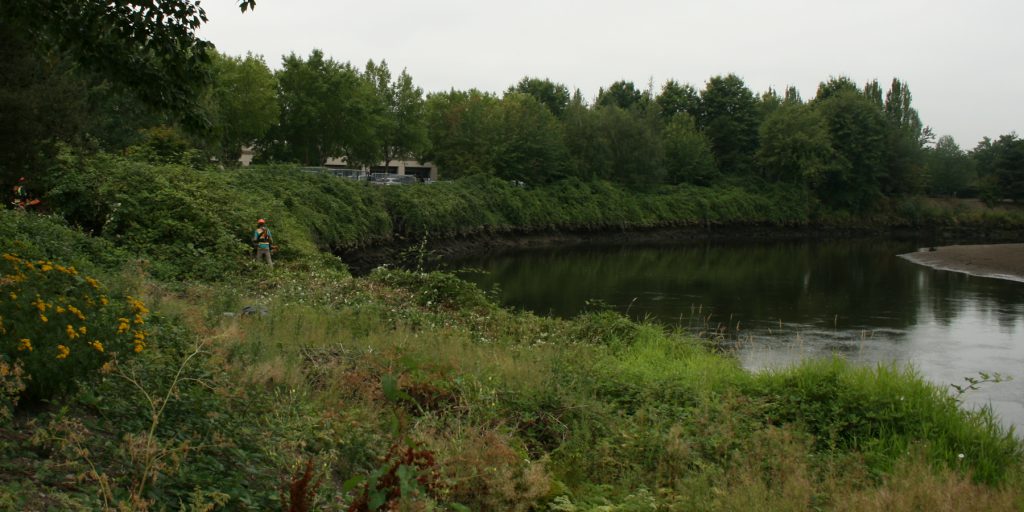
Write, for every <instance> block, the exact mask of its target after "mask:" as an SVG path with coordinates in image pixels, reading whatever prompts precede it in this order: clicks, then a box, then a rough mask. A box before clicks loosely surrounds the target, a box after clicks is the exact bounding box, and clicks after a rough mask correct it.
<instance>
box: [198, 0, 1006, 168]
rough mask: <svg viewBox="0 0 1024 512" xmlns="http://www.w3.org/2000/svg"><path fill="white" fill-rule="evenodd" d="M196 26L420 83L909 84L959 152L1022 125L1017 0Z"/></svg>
mask: <svg viewBox="0 0 1024 512" xmlns="http://www.w3.org/2000/svg"><path fill="white" fill-rule="evenodd" d="M202 5H203V7H204V8H205V9H206V11H207V14H208V15H209V18H210V21H209V23H208V24H207V25H206V26H204V27H203V28H202V29H201V30H200V37H202V38H204V39H207V40H210V41H212V42H213V43H214V44H216V45H217V48H218V49H219V50H220V51H221V52H223V53H227V54H229V55H242V54H245V53H246V52H248V51H252V52H253V53H257V54H261V55H263V56H264V57H265V58H266V60H267V64H268V65H269V66H270V67H271V68H273V69H277V68H279V67H280V63H281V57H282V56H283V55H286V54H288V53H291V52H295V53H297V54H299V55H301V56H307V55H309V52H310V51H311V50H312V49H314V48H319V49H321V50H323V51H324V53H325V54H326V55H328V56H330V57H333V58H334V59H335V60H338V61H349V62H352V64H354V65H356V66H357V67H359V68H362V67H363V66H364V65H365V63H366V61H367V60H368V59H374V60H376V61H380V60H381V59H384V60H386V61H387V62H388V65H389V66H390V68H391V69H392V72H393V74H395V75H397V74H398V72H399V71H400V70H401V69H402V68H406V69H408V71H409V74H410V75H412V77H413V81H414V82H415V83H416V84H417V85H418V86H420V87H422V88H423V89H424V91H426V92H431V91H441V90H448V89H450V88H455V89H470V88H477V89H481V90H485V91H492V92H499V93H500V92H502V91H504V90H505V89H507V88H508V87H509V86H510V85H513V84H515V83H516V82H518V81H519V79H521V78H522V77H524V76H532V77H539V78H549V79H551V80H553V81H555V82H560V83H563V84H565V85H567V86H568V87H569V88H570V90H572V89H575V88H579V89H580V90H581V91H582V92H583V95H584V97H585V98H587V99H588V100H592V99H593V98H594V96H596V95H597V91H598V88H599V87H602V86H605V87H607V86H608V85H609V84H611V83H612V82H615V81H616V80H630V81H632V82H634V83H635V84H636V85H637V86H638V87H640V88H641V89H644V88H646V87H647V84H648V83H649V82H650V81H653V83H654V87H655V91H656V92H657V91H659V90H660V89H661V85H662V84H663V83H664V82H665V81H666V80H668V79H670V78H671V79H675V80H677V81H679V82H685V83H690V84H693V85H694V86H695V87H697V88H698V89H702V88H703V87H704V84H705V82H706V81H707V80H708V79H709V78H710V77H712V76H715V75H724V74H728V73H735V74H737V75H738V76H740V77H741V78H742V79H743V80H744V81H745V82H746V84H747V86H748V87H750V88H751V89H752V90H753V91H754V92H755V93H760V92H761V91H764V90H766V89H767V88H768V87H775V88H776V89H777V90H780V91H781V90H782V89H784V88H785V87H786V86H787V85H794V86H796V87H797V88H798V89H799V90H800V93H801V95H802V96H803V98H804V99H805V100H807V99H811V98H812V97H813V96H814V93H815V90H816V89H817V85H818V83H819V82H821V81H823V80H826V79H828V77H829V76H834V75H847V76H849V77H851V78H853V79H854V81H856V82H857V83H858V84H863V83H864V82H866V81H869V80H872V79H876V78H877V79H878V80H879V81H880V82H881V83H882V84H883V87H885V88H886V89H887V88H888V84H889V82H890V81H891V80H892V78H893V77H899V78H900V79H902V80H904V81H906V82H907V83H908V84H909V86H910V90H911V92H912V93H913V99H914V106H915V107H916V108H917V110H918V112H919V113H920V114H921V119H922V121H924V123H925V124H926V125H930V126H932V128H933V129H934V130H935V132H936V134H938V135H946V134H948V135H952V136H953V137H955V138H956V140H957V142H958V143H959V144H960V145H961V147H963V148H964V149H971V148H973V147H974V145H975V144H976V143H977V142H978V141H979V140H980V139H981V137H982V136H986V135H987V136H989V137H992V138H995V137H998V136H999V135H1001V134H1005V133H1009V132H1011V131H1014V130H1021V131H1024V123H1022V122H1021V121H1022V120H1024V98H1022V93H1024V60H1022V57H1024V29H1021V23H1022V21H1024V1H1022V0H973V1H970V2H968V1H966V0H957V1H953V0H930V1H924V0H860V1H857V2H853V1H838V0H817V1H812V0H776V1H774V2H769V1H756V0H718V1H714V0H679V1H666V0H662V1H655V0H631V1H622V0H619V1H612V0H587V1H584V0H546V1H541V0H520V1H517V2H510V1H505V2H494V1H490V0H434V1H424V0H420V1H413V0H377V1H367V0H364V1H361V2H353V1H348V0H257V3H256V10H255V11H254V12H249V13H246V14H241V13H240V12H239V10H238V7H237V1H236V0H206V1H204V2H203V3H202Z"/></svg>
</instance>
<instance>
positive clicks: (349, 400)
mask: <svg viewBox="0 0 1024 512" xmlns="http://www.w3.org/2000/svg"><path fill="white" fill-rule="evenodd" d="M44 4H45V5H42V6H41V7H40V6H39V5H37V3H34V2H25V1H12V2H4V3H3V4H2V5H0V15H2V16H0V34H3V35H4V36H5V41H8V42H9V44H5V46H4V48H3V50H2V53H3V57H4V62H5V63H7V64H9V68H10V70H11V71H10V72H9V73H4V74H3V76H2V77H0V92H3V93H4V94H0V117H2V118H3V119H4V120H5V123H4V127H3V128H2V129H3V130H5V132H4V133H5V134H6V133H10V134H12V136H11V137H0V157H2V158H0V178H2V179H3V181H4V183H8V182H10V181H12V178H14V177H16V176H20V175H22V174H28V175H29V176H30V177H31V181H30V183H29V188H30V189H31V191H32V192H33V194H34V195H38V196H41V197H43V198H44V205H46V206H47V207H48V208H49V209H50V210H51V211H52V213H50V214H46V215H43V214H41V213H40V214H34V213H26V212H20V211H7V210H4V211H0V254H3V259H2V260H0V261H2V264H0V272H2V273H0V305H2V306H0V418H2V420H3V421H2V422H0V508H3V509H12V510H30V511H31V510H171V509H178V510H206V511H209V510H218V509H221V510H272V509H276V508H281V509H283V510H292V511H304V510H314V509H315V510H353V511H363V510H453V511H460V510H549V511H611V510H618V511H628V510H651V511H653V510H695V509H696V510H749V509H770V510H783V509H784V510H823V509H828V510H863V509H865V508H868V509H882V508H885V509H891V510H941V509H943V508H947V509H963V508H966V507H968V506H969V507H971V508H973V509H977V510H1008V509H1012V508H1014V507H1016V508H1018V509H1019V508H1020V507H1021V506H1022V504H1024V493H1022V491H1021V488H1022V484H1024V467H1022V459H1021V457H1022V445H1021V442H1020V441H1019V440H1018V439H1016V438H1015V437H1014V436H1013V434H1012V433H1011V432H1007V431H1005V430H1004V429H1002V428H1001V427H999V426H998V425H997V424H996V423H995V421H994V420H993V418H992V416H991V412H990V411H988V410H981V411H976V412H968V411H964V410H961V409H960V408H959V407H958V404H957V401H956V399H955V398H954V397H950V396H949V395H947V394H946V392H945V391H944V390H942V389H939V388H936V387H935V386H933V385H930V384H928V383H925V382H923V381H922V380H921V379H920V378H919V377H918V376H916V375H915V374H914V372H913V370H911V369H899V368H885V367H882V368H877V369H864V368H856V367H851V366H849V365H847V364H845V363H843V362H841V361H828V362H818V363H807V364H804V365H802V366H799V367H797V368H794V369H791V370H787V371H781V372H776V373H766V374H757V375H754V374H750V373H748V372H746V371H744V370H743V369H742V368H741V367H740V366H739V365H738V363H737V362H736V361H735V360H733V359H731V358H729V357H728V355H722V354H715V353H713V352H711V351H710V350H708V349H707V348H706V347H704V346H703V345H702V344H701V342H700V341H698V340H694V339H692V338H689V337H687V336H685V335H684V334H681V333H679V332H674V331H670V330H667V329H666V328H664V327H661V326H658V325H652V324H646V323H634V322H631V321H629V320H628V319H626V318H624V317H621V316H619V315H616V314H614V313H610V312H593V313H589V314H585V315H581V316H579V317H577V318H575V319H572V320H556V319H551V318H543V317H537V316H534V315H532V314H529V313H517V312H511V311H507V310H503V309H501V308H499V307H497V306H496V305H494V303H493V302H492V301H491V300H490V299H489V298H488V296H487V295H486V294H484V293H482V292H481V291H480V290H478V289H476V288H475V287H473V286H472V285H470V284H468V283H465V282H463V281H461V280H459V279H457V278H455V277H454V276H451V275H448V274H443V273H424V272H421V271H415V272H412V271H403V270H393V269H392V270H386V269H381V270H377V271H375V272H374V273H373V274H371V275H369V276H367V277H363V278H353V277H352V276H351V275H349V273H348V272H347V270H346V268H345V265H344V264H343V263H342V262H340V261H339V260H338V259H337V258H336V257H334V256H333V255H332V253H334V252H337V251H340V250H343V249H350V248H354V247H360V246H365V245H370V244H374V243H377V242H379V241H383V240H390V239H394V238H399V237H402V238H407V239H422V238H424V237H427V236H430V237H454V236H459V235H469V234H486V233H494V232H518V231H524V230H528V231H542V230H568V229H572V230H607V229H620V230H621V229H626V228H653V227H667V226H691V225H692V226H703V227H712V226H732V225H762V226H773V227H788V226H803V225H811V226H838V227H865V226H871V227H874V226H878V227H892V226H934V225H966V226H984V227H1007V228H1019V227H1020V226H1021V225H1022V223H1024V221H1022V219H1021V214H1020V212H1017V211H1013V210H1007V209H993V208H987V207H981V206H972V207H971V208H969V209H965V208H963V207H961V206H959V205H961V204H962V203H957V204H956V205H953V206H949V205H946V204H945V203H940V202H934V201H929V200H926V199H923V198H920V197H915V196H914V195H913V193H914V192H917V191H920V190H922V188H921V187H922V186H923V185H922V181H921V179H922V176H925V177H927V176H928V174H927V173H923V174H922V172H921V170H922V167H921V166H920V165H919V164H920V157H921V156H922V155H924V154H925V153H926V152H927V151H929V149H927V147H928V146H927V139H928V133H927V130H925V129H923V128H921V124H920V122H919V120H917V117H916V112H913V110H912V108H911V107H910V95H909V91H908V90H907V88H906V85H905V84H903V83H901V82H899V81H894V82H893V85H892V87H891V88H890V90H889V91H888V93H886V97H885V100H884V101H883V99H882V90H881V88H880V87H879V86H878V84H877V83H875V82H872V83H869V84H868V86H867V87H865V89H864V90H863V91H861V90H859V89H858V88H857V87H856V86H855V85H853V83H852V81H850V80H848V79H833V80H830V81H829V82H827V83H824V84H822V87H821V89H820V90H819V92H818V95H817V97H816V98H815V99H814V100H812V101H811V102H807V103H803V102H801V100H800V98H799V94H797V93H796V92H795V91H787V92H786V94H785V98H784V99H780V98H778V96H777V95H775V94H774V93H766V94H764V95H762V96H760V97H758V96H756V95H754V94H753V93H752V92H751V91H749V90H748V89H747V88H746V87H745V85H744V84H743V82H742V80H740V79H739V78H738V77H735V76H731V75H730V76H727V77H714V78H712V79H711V80H710V81H709V83H708V86H707V87H706V88H705V89H704V90H703V91H700V92H699V93H698V92H697V91H696V89H695V88H693V87H692V86H688V85H680V84H678V83H675V82H669V83H667V84H666V86H665V89H664V91H663V94H662V95H659V96H657V97H655V95H654V93H653V91H649V90H648V91H641V90H638V89H637V88H636V87H635V86H634V85H633V84H631V83H628V82H619V83H616V84H612V86H611V87H609V88H608V89H607V91H605V90H602V92H601V94H600V95H599V97H598V99H597V101H596V102H595V104H594V105H587V104H586V103H585V102H584V100H583V98H582V97H581V95H580V94H579V92H578V91H577V92H576V93H575V94H572V95H569V94H568V90H567V89H566V88H565V87H564V86H560V85H558V84H552V83H550V82H548V81H545V80H539V79H525V80H524V81H523V82H521V83H520V84H518V85H517V86H516V87H515V88H514V89H513V90H510V91H509V93H508V94H506V95H505V96H504V97H502V98H498V97H497V96H495V95H491V94H488V93H483V92H479V91H450V92H447V93H437V94H432V95H428V97H427V98H425V99H423V98H422V94H421V91H420V90H419V89H418V88H416V87H415V86H414V85H413V84H412V80H411V78H410V77H408V75H406V74H405V73H403V74H402V75H401V76H400V77H399V78H398V79H397V80H395V81H391V79H390V73H389V71H388V70H387V66H386V64H385V63H383V62H381V63H380V64H375V63H372V62H371V64H369V65H367V69H366V70H365V71H363V72H360V71H359V70H357V69H356V68H355V67H353V66H351V65H350V64H347V63H346V64H341V63H338V62H336V61H334V60H332V59H331V58H329V57H326V56H324V55H322V53H320V52H317V51H314V52H313V53H312V54H311V55H310V57H309V58H308V59H304V58H302V57H299V56H295V55H291V56H289V57H287V58H286V59H285V65H284V68H283V69H282V70H281V71H279V72H277V73H275V74H273V76H271V75H270V74H269V70H268V69H267V67H266V65H265V64H264V63H263V61H262V60H261V58H259V57H254V56H250V57H247V58H245V59H236V58H230V57H221V56H216V55H213V54H211V53H210V48H209V44H208V43H206V42H205V41H202V40H200V39H198V38H196V37H195V30H196V29H197V28H198V27H199V25H200V24H201V23H202V22H204V21H205V14H204V13H203V12H202V10H201V9H200V8H199V7H198V5H197V4H198V2H192V1H188V0H179V1H169V2H161V3H159V4H154V3H152V2H132V1H129V2H119V3H115V5H108V4H109V2H97V1H85V2H70V1H64V0H48V1H46V2H44ZM239 5H240V6H241V7H242V10H246V9H247V8H251V7H253V5H254V2H253V1H252V0H244V1H240V2H239ZM67 26H73V27H80V30H72V31H69V30H65V28H66V27H67ZM211 61H212V63H213V66H212V68H211V67H208V64H210V62H211ZM211 80H212V82H213V83H210V81H211ZM243 83H244V84H246V85H247V86H251V88H248V89H246V90H245V91H239V93H238V94H245V95H246V96H247V97H246V98H245V100H246V101H239V100H240V99H242V98H238V97H235V96H234V95H233V94H232V92H231V91H233V90H235V89H237V88H238V86H239V84H243ZM271 89H273V91H271ZM76 91H77V92H78V93H80V94H76ZM271 97H273V98H276V101H277V104H278V107H279V108H278V109H277V111H278V112H279V114H280V116H279V117H278V119H276V120H272V119H268V118H267V117H265V116H267V115H268V114H272V113H273V110H274V109H273V108H271V107H269V106H268V105H269V103H268V102H269V98H271ZM248 100H252V101H253V102H252V103H251V105H263V106H265V107H266V108H257V109H248V108H243V107H245V106H246V105H250V103H247V101H248ZM39 105H47V106H48V107H50V108H46V109H40V108H37V107H38V106H39ZM269 117H273V116H272V115H271V116H269ZM765 119H768V120H769V121H765ZM762 122H764V123H770V124H762ZM763 126H769V128H763ZM787 127H792V129H793V130H794V132H793V134H794V136H791V137H784V136H780V134H778V133H777V131H778V130H787V129H790V128H787ZM424 129H425V130H426V138H424V137H423V130H424ZM772 137H775V138H774V139H773V138H772ZM761 139H765V140H766V142H765V143H764V144H762V140H761ZM767 140H770V141H771V143H770V144H769V143H767ZM1018 142H1019V141H1018V140H1017V139H1016V138H1015V137H1013V136H1004V137H1003V138H1000V139H999V140H998V141H996V142H994V143H991V142H990V143H989V144H987V145H985V146H984V147H981V148H980V149H979V150H976V151H975V152H974V153H972V154H971V156H970V158H972V159H974V160H975V161H977V162H978V163H977V167H976V171H977V173H978V179H979V180H980V181H978V182H977V183H987V184H989V188H987V189H985V190H987V191H988V192H987V195H986V196H985V197H986V199H989V200H992V201H996V200H1000V199H1012V200H1019V197H1018V196H1017V195H1013V194H1015V193H1016V192H1015V191H1016V190H1018V188H1019V187H1018V185H1019V179H1018V178H1019V177H1020V173H1019V171H1020V169H1021V167H1020V158H1018V157H1019V154H1018V153H1019V149H1020V147H1019V144H1018ZM250 144H253V145H255V146H256V147H257V148H259V149H260V151H261V153H260V155H259V156H260V158H262V159H264V160H267V161H278V162H282V161H283V162H296V163H306V164H321V163H322V162H323V161H324V159H325V158H328V157H334V156H345V157H347V158H348V160H349V162H352V163H375V162H377V161H379V160H381V159H384V160H389V159H393V158H402V157H407V156H420V157H425V158H430V159H433V160H434V161H435V162H436V163H438V164H439V165H440V166H441V169H442V173H444V175H445V176H447V177H464V178H465V179H461V180H458V181H452V182H447V183H438V184H436V185H432V186H422V187H383V188H373V187H369V186H366V185H364V184H357V183H350V182H346V181H342V180H339V179H335V178H333V177H328V176H324V175H311V174H306V173H303V172H301V171H299V170H297V169H296V168H295V167H294V166H293V165H292V164H278V163H275V164H273V165H268V166H265V167H260V168H254V169H245V170H241V169H234V168H231V167H232V166H231V165H227V167H228V168H227V169H225V168H222V166H221V165H217V164H211V157H216V158H218V159H221V160H224V161H222V162H221V164H231V163H232V162H228V161H226V160H229V159H231V158H233V157H234V155H236V154H237V153H238V151H239V149H240V147H241V145H250ZM759 148H763V149H759ZM934 156H935V158H936V161H942V162H946V163H944V164H943V165H946V164H948V163H949V162H948V161H947V160H948V159H949V158H961V157H962V155H961V154H960V153H958V152H957V151H956V150H955V148H953V147H951V146H949V144H948V143H943V144H942V146H941V152H940V151H939V147H938V146H937V149H936V155H934ZM948 167H949V166H948V165H947V166H946V167H943V169H944V170H943V173H944V174H943V176H944V180H945V181H943V182H942V185H941V186H938V185H936V184H935V183H933V184H932V186H934V187H935V188H936V190H940V189H941V190H943V191H948V190H950V189H951V188H950V185H949V184H950V183H954V184H955V183H960V184H961V185H962V184H963V182H956V181H955V180H953V179H946V178H949V177H948V176H946V175H948V174H949V173H950V172H953V173H955V172H956V171H950V169H949V168H948ZM954 167H955V166H954ZM936 168H938V167H936ZM509 180H515V181H516V182H519V183H515V184H513V183H510V181H509ZM524 181H525V182H526V183H525V184H523V183H521V182H524ZM966 183H968V185H967V187H968V188H971V187H976V185H972V183H975V182H974V181H973V180H967V182H966ZM961 185H955V186H952V188H953V189H957V188H958V187H960V186H961ZM925 189H927V187H925ZM977 190H981V188H977ZM958 191H959V190H954V191H953V192H954V193H956V192H958ZM1004 192H1006V193H1008V194H1010V195H1007V194H1004ZM258 217H263V218H267V219H269V221H270V224H271V227H272V229H274V232H275V237H276V238H277V240H278V241H279V242H280V243H281V245H282V247H281V250H280V252H279V253H278V256H279V257H278V258H277V266H275V267H274V269H273V270H271V269H269V268H267V267H264V266H261V265H259V264H256V263H254V262H252V261H251V259H250V258H249V255H248V251H249V247H248V246H247V240H248V237H249V234H250V232H251V231H250V230H251V229H252V224H251V223H252V222H253V221H254V220H255V219H256V218H258ZM246 306H253V307H246ZM242 311H244V312H246V314H241V313H240V312H242ZM264 312H265V313H264ZM226 313H227V314H226ZM44 317H45V320H44ZM58 318H59V319H61V322H60V324H58V323H56V320H57V319H58ZM101 347H102V349H101Z"/></svg>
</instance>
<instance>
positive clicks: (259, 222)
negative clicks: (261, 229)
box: [256, 219, 267, 224]
mask: <svg viewBox="0 0 1024 512" xmlns="http://www.w3.org/2000/svg"><path fill="white" fill-rule="evenodd" d="M266 223H267V221H265V220H263V219H260V220H258V221H256V224H266Z"/></svg>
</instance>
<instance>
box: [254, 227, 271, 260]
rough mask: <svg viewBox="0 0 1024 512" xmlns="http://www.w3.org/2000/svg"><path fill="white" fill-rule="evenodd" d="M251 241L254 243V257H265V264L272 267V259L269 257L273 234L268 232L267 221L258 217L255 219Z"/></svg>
mask: <svg viewBox="0 0 1024 512" xmlns="http://www.w3.org/2000/svg"><path fill="white" fill-rule="evenodd" d="M252 243H253V244H255V245H256V259H257V260H259V259H260V258H261V257H262V258H265V259H266V261H267V265H270V268H274V261H273V259H271V257H270V252H271V247H273V244H274V236H273V235H271V234H270V228H268V227H267V221H266V220H263V219H260V220H258V221H256V230H255V231H253V232H252Z"/></svg>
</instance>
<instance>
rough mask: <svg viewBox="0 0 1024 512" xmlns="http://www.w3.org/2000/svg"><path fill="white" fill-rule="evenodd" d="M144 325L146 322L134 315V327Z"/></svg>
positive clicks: (140, 316) (139, 316)
mask: <svg viewBox="0 0 1024 512" xmlns="http://www.w3.org/2000/svg"><path fill="white" fill-rule="evenodd" d="M144 323H146V322H145V321H144V320H143V319H142V315H135V325H142V324H144Z"/></svg>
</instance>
